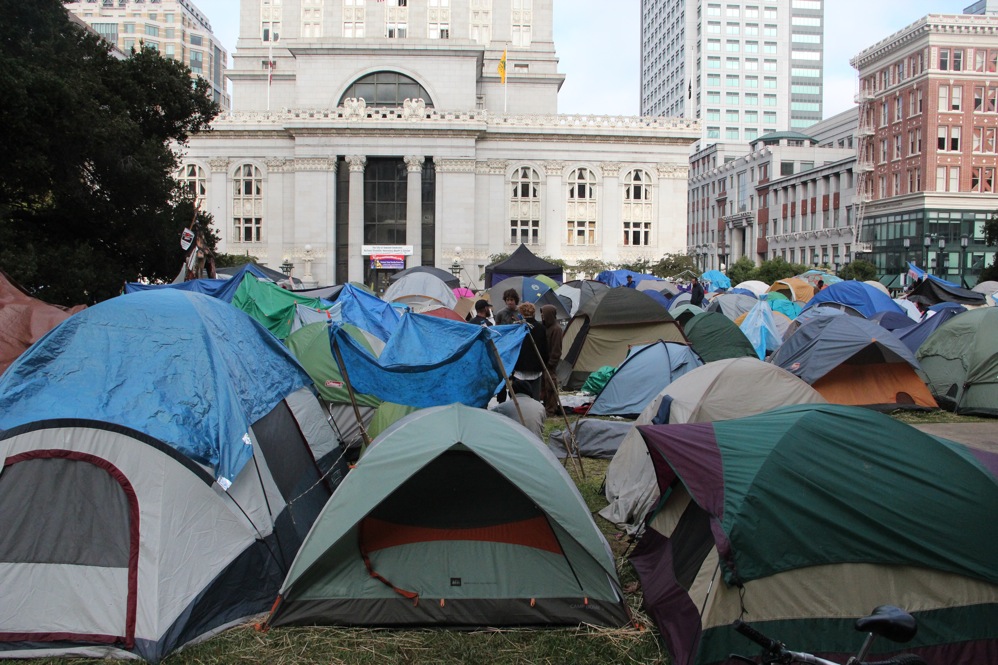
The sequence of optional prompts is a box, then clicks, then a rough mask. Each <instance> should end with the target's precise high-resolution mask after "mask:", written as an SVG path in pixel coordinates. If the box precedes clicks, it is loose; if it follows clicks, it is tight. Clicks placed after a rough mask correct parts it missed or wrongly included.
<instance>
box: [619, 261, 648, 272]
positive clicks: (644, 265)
mask: <svg viewBox="0 0 998 665" xmlns="http://www.w3.org/2000/svg"><path fill="white" fill-rule="evenodd" d="M617 268H618V269H620V270H630V271H631V272H640V273H650V272H651V271H652V268H653V266H652V262H651V259H638V260H637V261H634V262H633V263H621V264H620V265H619V266H617Z"/></svg>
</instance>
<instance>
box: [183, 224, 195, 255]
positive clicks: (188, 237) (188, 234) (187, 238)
mask: <svg viewBox="0 0 998 665" xmlns="http://www.w3.org/2000/svg"><path fill="white" fill-rule="evenodd" d="M192 242H194V231H191V230H190V229H184V232H183V233H181V234H180V249H182V250H184V251H185V252H186V251H187V250H188V249H189V248H190V246H191V243H192Z"/></svg>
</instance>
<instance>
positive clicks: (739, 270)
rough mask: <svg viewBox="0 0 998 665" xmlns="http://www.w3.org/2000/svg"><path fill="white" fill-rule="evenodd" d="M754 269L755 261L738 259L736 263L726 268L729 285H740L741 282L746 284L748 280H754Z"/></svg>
mask: <svg viewBox="0 0 998 665" xmlns="http://www.w3.org/2000/svg"><path fill="white" fill-rule="evenodd" d="M755 274H756V267H755V261H753V260H752V259H750V258H749V257H747V256H743V257H741V258H739V259H738V260H737V261H735V262H734V263H732V264H731V265H730V266H728V279H730V280H731V285H732V286H734V285H735V284H741V283H742V282H747V281H748V280H750V279H755Z"/></svg>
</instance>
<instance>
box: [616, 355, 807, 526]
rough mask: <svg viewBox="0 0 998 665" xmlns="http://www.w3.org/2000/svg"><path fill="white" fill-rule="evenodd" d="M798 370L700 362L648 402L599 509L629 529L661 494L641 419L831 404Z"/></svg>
mask: <svg viewBox="0 0 998 665" xmlns="http://www.w3.org/2000/svg"><path fill="white" fill-rule="evenodd" d="M825 403H826V402H825V398H824V397H822V396H821V395H819V394H818V392H817V391H816V390H815V389H814V388H812V387H811V386H809V385H807V384H806V383H804V382H803V381H801V380H800V379H798V378H797V377H796V376H794V375H793V374H791V373H790V372H787V371H785V370H783V369H780V368H779V367H776V366H775V365H771V364H769V363H766V362H763V361H761V360H759V359H757V358H752V357H744V358H726V359H724V360H718V361H717V362H712V363H709V364H707V365H704V366H703V367H699V368H697V369H695V370H694V371H692V372H689V373H688V374H685V375H684V376H681V377H679V378H678V379H676V380H675V381H673V382H672V383H671V384H670V385H668V386H667V387H666V388H665V390H663V391H662V392H661V393H660V394H659V395H658V396H657V397H656V398H655V399H654V400H652V401H651V402H649V403H648V405H647V406H646V407H645V410H644V411H643V412H642V413H641V415H640V416H638V419H637V420H636V421H635V422H634V426H633V427H632V428H631V429H630V431H629V432H627V434H626V435H625V436H624V439H623V441H621V442H620V446H619V447H618V449H617V453H616V454H615V455H614V456H613V459H612V460H611V462H610V466H609V467H607V470H606V480H605V482H604V492H605V494H606V499H607V501H609V505H608V506H606V507H605V508H603V509H602V510H600V512H599V514H600V515H601V516H602V517H604V518H605V519H607V520H609V521H610V522H613V523H614V524H616V525H617V526H618V527H619V528H621V529H624V530H626V531H629V532H634V531H637V530H638V529H640V527H641V526H642V525H643V520H644V518H645V516H646V515H647V514H648V513H649V512H650V511H651V510H652V508H654V507H655V505H656V504H657V503H658V500H659V492H658V485H657V484H656V483H655V470H654V468H653V466H652V461H651V457H650V456H649V453H648V447H647V446H646V445H645V442H644V439H642V438H641V434H640V432H638V429H637V427H638V425H648V424H652V423H654V424H658V425H662V424H678V423H708V422H714V421H717V420H732V419H734V418H744V417H745V416H752V415H755V414H758V413H764V412H766V411H770V410H772V409H775V408H778V407H781V406H786V405H788V404H825Z"/></svg>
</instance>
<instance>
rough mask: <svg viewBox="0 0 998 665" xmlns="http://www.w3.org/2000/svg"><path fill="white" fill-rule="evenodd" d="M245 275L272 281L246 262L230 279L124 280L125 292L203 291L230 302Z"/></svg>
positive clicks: (207, 294)
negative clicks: (182, 280)
mask: <svg viewBox="0 0 998 665" xmlns="http://www.w3.org/2000/svg"><path fill="white" fill-rule="evenodd" d="M246 275H251V276H253V277H255V278H256V279H261V280H263V281H265V282H273V281H274V280H272V279H271V278H270V277H269V276H268V275H267V274H266V273H265V272H263V271H262V270H260V269H259V268H258V267H257V266H255V265H253V264H250V263H247V264H246V265H244V266H243V267H242V268H240V269H239V271H238V272H237V273H235V274H234V275H233V276H232V279H192V280H190V281H189V282H177V283H176V284H140V283H139V282H126V283H125V293H137V292H139V291H161V290H163V289H173V290H177V291H191V292H194V293H203V294H204V295H206V296H211V297H212V298H218V299H219V300H224V301H225V302H232V299H233V298H234V297H235V295H236V291H238V290H239V285H240V284H242V282H243V279H244V278H245V277H246Z"/></svg>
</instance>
